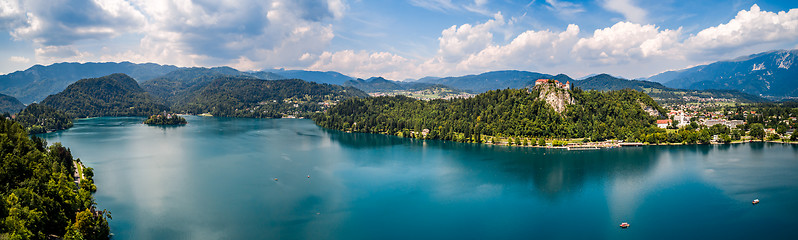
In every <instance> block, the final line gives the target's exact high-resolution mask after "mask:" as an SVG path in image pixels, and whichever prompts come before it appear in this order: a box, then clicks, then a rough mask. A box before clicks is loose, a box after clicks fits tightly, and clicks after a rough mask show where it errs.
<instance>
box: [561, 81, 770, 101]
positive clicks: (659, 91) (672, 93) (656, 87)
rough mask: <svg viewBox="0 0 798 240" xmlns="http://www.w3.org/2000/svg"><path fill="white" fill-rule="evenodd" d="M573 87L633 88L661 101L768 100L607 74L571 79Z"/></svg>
mask: <svg viewBox="0 0 798 240" xmlns="http://www.w3.org/2000/svg"><path fill="white" fill-rule="evenodd" d="M571 83H572V84H573V85H574V86H575V87H579V88H582V89H586V90H598V91H615V90H621V89H634V90H637V91H641V92H644V93H646V94H648V95H649V96H651V97H652V98H656V99H658V101H662V102H681V101H684V100H682V98H683V97H701V98H710V97H712V98H726V99H733V100H735V101H738V102H767V101H768V100H767V99H765V98H762V97H760V96H756V95H751V94H747V93H743V92H740V91H737V90H719V89H705V90H689V89H677V88H670V87H666V86H664V85H662V84H660V83H657V82H651V81H645V80H628V79H622V78H617V77H613V76H611V75H609V74H599V75H594V76H592V77H588V78H586V79H584V80H576V81H571Z"/></svg>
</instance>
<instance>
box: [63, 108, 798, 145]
mask: <svg viewBox="0 0 798 240" xmlns="http://www.w3.org/2000/svg"><path fill="white" fill-rule="evenodd" d="M177 115H180V116H197V117H217V116H213V115H210V114H182V113H181V114H177ZM111 117H113V116H111ZM95 118H102V117H87V118H76V120H89V119H95ZM229 118H239V117H229ZM241 118H246V117H241ZM260 119H300V118H260ZM182 125H185V124H181V125H168V126H182ZM314 125H316V124H315V123H314ZM157 126H162V125H157ZM316 126H318V125H316ZM319 127H321V126H319ZM322 128H323V127H322ZM62 130H67V129H61V130H56V131H53V132H58V131H62ZM331 130H336V131H341V132H344V133H353V132H351V131H343V130H338V129H331ZM48 133H49V132H48ZM357 133H365V132H357ZM368 134H379V135H387V136H394V137H399V136H396V135H392V134H385V133H368ZM488 137H492V136H488ZM400 138H404V137H400ZM411 138H412V137H411ZM412 139H418V138H412ZM418 140H442V139H418ZM555 140H557V141H563V142H566V145H565V146H538V145H527V146H522V145H516V144H513V145H509V144H508V142H499V143H488V142H482V143H477V144H485V145H491V146H507V147H534V148H551V149H569V148H570V147H576V148H586V147H596V148H598V149H603V148H619V147H629V146H623V144H622V143H623V142H610V143H608V142H585V143H583V142H579V143H578V144H573V145H571V146H567V144H571V143H574V142H571V141H573V139H571V140H559V139H555ZM443 141H451V140H443ZM452 142H457V141H452ZM753 142H767V143H782V144H798V141H786V142H783V141H767V140H741V141H731V142H728V143H719V142H711V143H707V144H702V143H694V144H686V143H659V144H650V143H645V142H632V143H631V144H634V145H635V146H683V145H724V144H740V143H753ZM462 143H476V142H462ZM546 143H547V144H550V142H549V141H546ZM574 150H577V149H574ZM578 150H591V149H578Z"/></svg>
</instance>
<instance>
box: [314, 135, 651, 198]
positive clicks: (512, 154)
mask: <svg viewBox="0 0 798 240" xmlns="http://www.w3.org/2000/svg"><path fill="white" fill-rule="evenodd" d="M325 132H326V133H327V134H328V136H329V137H330V139H331V140H333V141H336V142H338V143H340V144H342V145H345V146H348V147H352V148H356V149H373V148H375V147H379V148H380V151H378V152H374V153H369V152H366V153H362V155H359V156H357V157H353V158H352V161H355V162H357V163H359V164H361V165H364V166H368V165H379V164H385V163H384V161H397V160H396V159H399V161H403V162H401V163H394V162H392V163H389V164H394V165H397V164H398V165H416V164H419V162H427V161H436V160H442V161H443V162H442V163H443V164H442V165H436V166H433V167H436V168H439V169H445V170H444V171H447V172H448V173H452V172H457V173H458V174H461V176H457V178H458V179H459V180H448V181H454V182H461V183H462V182H467V183H473V184H475V186H470V188H471V189H469V191H470V190H473V189H478V188H484V187H485V186H484V185H483V184H485V182H490V181H495V182H502V183H504V184H506V181H507V180H509V179H508V178H511V179H513V181H514V182H516V183H517V184H519V185H522V186H528V187H526V188H529V189H528V190H529V191H530V193H532V194H534V195H537V194H540V195H543V196H546V197H547V198H555V199H556V198H558V197H560V195H561V194H567V193H578V192H580V191H581V190H582V188H583V187H584V186H585V184H588V183H591V182H598V181H603V180H605V179H615V178H630V177H635V176H643V175H645V174H647V172H649V171H650V169H651V168H652V167H653V166H656V162H657V161H658V158H657V155H658V154H659V151H658V149H657V148H648V147H635V148H622V149H621V148H616V149H601V150H593V151H567V150H564V149H544V148H531V147H506V146H492V145H484V144H463V143H455V142H447V141H437V140H427V141H421V140H413V139H403V138H398V137H394V136H386V135H378V134H363V133H344V132H340V131H330V130H326V131H325ZM408 151H409V152H418V153H419V154H408V153H407V152H408ZM394 153H399V154H402V156H398V157H397V156H391V154H394ZM421 153H425V154H423V155H422V154H421ZM389 156H390V157H389ZM422 164H423V163H422ZM497 171H498V172H500V173H502V174H496V173H497ZM496 177H500V179H492V178H496Z"/></svg>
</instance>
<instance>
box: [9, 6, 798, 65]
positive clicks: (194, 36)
mask: <svg viewBox="0 0 798 240" xmlns="http://www.w3.org/2000/svg"><path fill="white" fill-rule="evenodd" d="M796 48H798V1H794V0H791V1H748V0H736V1H716V0H701V1H684V0H653V1H649V0H594V1H577V0H534V1H511V0H463V1H460V0H406V1H399V0H382V1H375V0H24V1H20V0H0V73H9V72H13V71H18V70H24V69H27V68H28V67H31V66H33V65H35V64H41V65H49V64H52V63H57V62H122V61H129V62H134V63H146V62H153V63H159V64H170V65H176V66H181V67H191V66H202V67H213V66H230V67H233V68H236V69H239V70H242V71H250V70H266V71H268V70H269V69H275V68H285V69H302V70H318V71H337V72H341V73H343V74H347V75H349V76H352V77H360V78H368V77H374V76H382V77H385V78H388V79H394V80H406V79H417V78H421V77H425V76H437V77H446V76H462V75H467V74H479V73H482V72H487V71H497V70H524V71H533V72H540V73H548V74H559V73H565V74H567V75H569V76H571V77H574V78H579V77H584V76H587V75H590V74H597V73H608V74H612V75H615V76H622V77H626V78H645V77H649V76H651V75H654V74H657V73H660V72H663V71H667V70H677V69H683V68H686V67H690V66H696V65H700V64H706V63H710V62H714V61H718V60H727V59H732V58H735V57H740V56H745V55H750V54H754V53H759V52H764V51H769V50H777V49H796Z"/></svg>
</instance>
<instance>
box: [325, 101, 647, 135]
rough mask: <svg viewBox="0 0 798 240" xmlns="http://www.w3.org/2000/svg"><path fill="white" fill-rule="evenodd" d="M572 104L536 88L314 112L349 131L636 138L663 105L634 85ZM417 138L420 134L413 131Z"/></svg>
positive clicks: (330, 125)
mask: <svg viewBox="0 0 798 240" xmlns="http://www.w3.org/2000/svg"><path fill="white" fill-rule="evenodd" d="M569 92H570V96H571V97H573V99H574V104H572V105H568V106H567V107H566V110H565V111H564V112H563V113H562V114H559V113H557V112H556V111H554V109H553V108H552V107H551V106H550V105H549V104H547V103H546V101H545V100H544V99H541V98H540V97H539V96H540V92H539V89H537V88H533V89H532V90H529V89H505V90H492V91H488V92H486V93H482V94H479V95H477V96H475V97H473V98H467V99H463V98H458V99H452V100H432V101H422V100H413V99H411V98H407V97H403V96H396V97H375V98H355V99H349V100H346V101H344V102H341V103H339V104H338V105H336V106H334V107H332V108H330V109H329V110H327V112H326V113H324V114H317V115H314V117H313V119H314V121H315V122H316V124H318V125H319V126H322V127H325V128H330V129H337V130H344V131H353V132H367V133H382V134H391V135H400V136H409V133H410V132H412V131H414V132H422V131H423V130H424V129H428V130H429V133H428V134H427V135H426V137H425V138H427V139H443V140H454V141H462V142H481V141H484V140H485V139H483V137H484V136H486V135H487V136H520V137H546V138H552V137H562V138H579V137H589V138H591V139H592V140H602V139H610V138H616V139H624V140H633V141H634V140H640V139H643V138H644V137H645V134H646V133H650V132H654V131H656V126H654V125H653V122H654V120H655V119H656V118H657V116H656V115H657V114H654V115H655V116H652V115H650V114H649V113H648V112H646V111H645V110H644V107H648V108H651V109H657V110H660V111H662V109H661V108H660V107H659V105H657V103H656V102H654V100H652V99H651V98H650V97H649V96H647V95H646V94H643V93H641V92H638V91H634V90H629V89H626V90H619V91H608V92H600V91H582V90H581V89H578V88H577V89H574V90H570V91H569ZM415 136H417V137H420V134H417V135H415Z"/></svg>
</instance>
